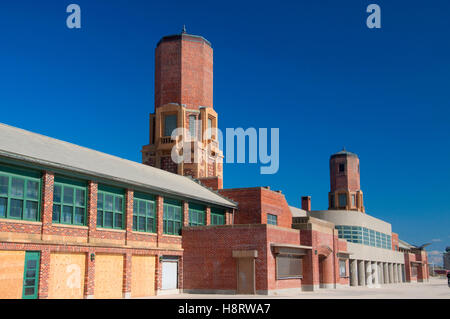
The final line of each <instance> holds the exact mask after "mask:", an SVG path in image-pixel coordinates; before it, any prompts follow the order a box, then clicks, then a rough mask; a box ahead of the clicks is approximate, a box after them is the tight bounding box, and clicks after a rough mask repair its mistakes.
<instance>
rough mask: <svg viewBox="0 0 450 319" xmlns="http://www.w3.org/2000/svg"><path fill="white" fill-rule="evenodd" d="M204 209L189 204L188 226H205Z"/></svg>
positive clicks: (203, 207)
mask: <svg viewBox="0 0 450 319" xmlns="http://www.w3.org/2000/svg"><path fill="white" fill-rule="evenodd" d="M205 210H206V208H205V206H202V205H198V204H189V226H202V225H206V211H205Z"/></svg>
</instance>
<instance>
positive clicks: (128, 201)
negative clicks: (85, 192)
mask: <svg viewBox="0 0 450 319" xmlns="http://www.w3.org/2000/svg"><path fill="white" fill-rule="evenodd" d="M133 198H134V191H133V190H132V189H127V192H126V195H125V229H126V231H127V232H126V244H128V240H129V238H130V237H131V233H132V232H133Z"/></svg>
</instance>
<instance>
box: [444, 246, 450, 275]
mask: <svg viewBox="0 0 450 319" xmlns="http://www.w3.org/2000/svg"><path fill="white" fill-rule="evenodd" d="M443 258H444V269H447V270H450V247H447V248H445V253H444V257H443Z"/></svg>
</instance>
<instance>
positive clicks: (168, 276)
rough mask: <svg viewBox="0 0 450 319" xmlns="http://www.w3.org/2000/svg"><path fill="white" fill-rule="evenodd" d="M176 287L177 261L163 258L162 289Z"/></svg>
mask: <svg viewBox="0 0 450 319" xmlns="http://www.w3.org/2000/svg"><path fill="white" fill-rule="evenodd" d="M177 287H178V262H177V261H175V260H163V262H162V289H164V290H166V289H177Z"/></svg>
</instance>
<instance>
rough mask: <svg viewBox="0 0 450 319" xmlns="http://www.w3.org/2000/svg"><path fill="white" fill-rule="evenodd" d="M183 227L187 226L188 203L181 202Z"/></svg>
mask: <svg viewBox="0 0 450 319" xmlns="http://www.w3.org/2000/svg"><path fill="white" fill-rule="evenodd" d="M183 226H189V203H188V202H183Z"/></svg>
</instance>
